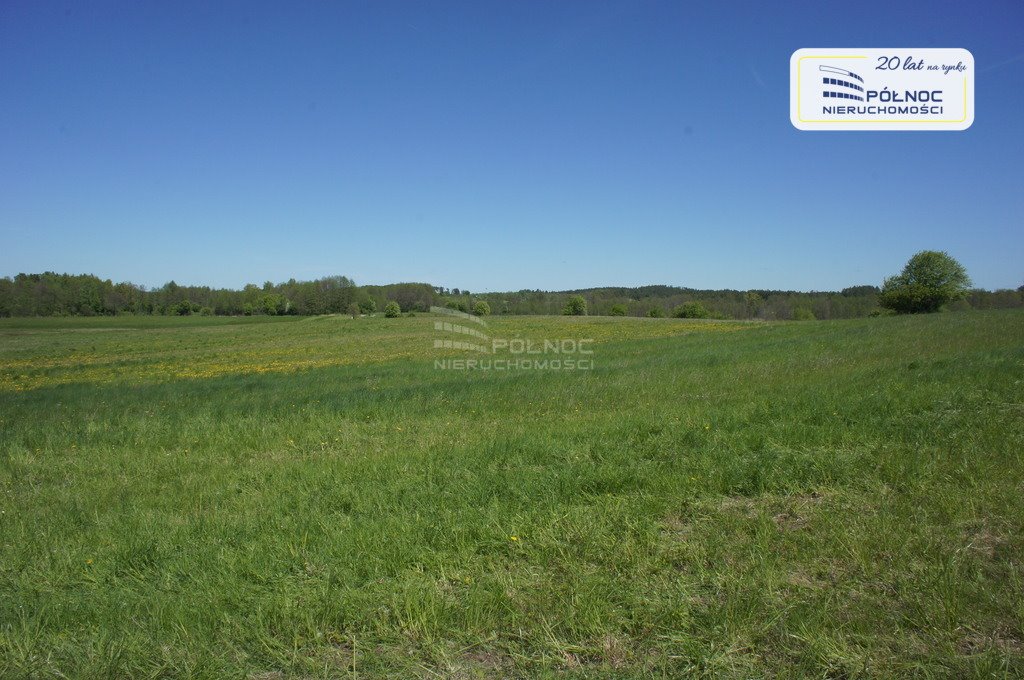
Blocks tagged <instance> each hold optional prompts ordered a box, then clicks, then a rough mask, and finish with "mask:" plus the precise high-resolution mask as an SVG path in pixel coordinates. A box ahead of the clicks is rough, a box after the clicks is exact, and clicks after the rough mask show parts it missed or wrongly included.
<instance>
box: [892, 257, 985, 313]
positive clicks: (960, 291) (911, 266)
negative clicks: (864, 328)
mask: <svg viewBox="0 0 1024 680" xmlns="http://www.w3.org/2000/svg"><path fill="white" fill-rule="evenodd" d="M970 286H971V279H970V277H968V276H967V270H965V269H964V267H963V265H961V264H960V263H959V262H957V261H956V260H954V259H953V258H952V257H950V256H949V254H948V253H946V252H939V251H936V250H922V251H921V252H919V253H918V254H917V255H914V256H913V257H912V258H910V261H909V262H907V264H906V266H905V267H903V271H902V272H900V274H898V275H897V276H890V277H889V278H887V279H886V280H885V283H884V284H883V285H882V292H880V293H879V294H878V303H879V304H880V305H882V306H883V307H885V308H887V309H891V310H893V311H894V312H896V313H897V314H919V313H921V312H937V311H939V309H940V308H941V307H942V306H943V305H945V304H947V303H949V302H953V301H954V300H960V299H962V298H964V297H966V296H967V291H968V289H969V288H970Z"/></svg>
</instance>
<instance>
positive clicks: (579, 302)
mask: <svg viewBox="0 0 1024 680" xmlns="http://www.w3.org/2000/svg"><path fill="white" fill-rule="evenodd" d="M562 314H564V315H565V316H586V315H587V301H586V300H584V299H583V296H582V295H573V296H572V297H571V298H569V301H568V302H566V303H565V308H564V309H563V310H562Z"/></svg>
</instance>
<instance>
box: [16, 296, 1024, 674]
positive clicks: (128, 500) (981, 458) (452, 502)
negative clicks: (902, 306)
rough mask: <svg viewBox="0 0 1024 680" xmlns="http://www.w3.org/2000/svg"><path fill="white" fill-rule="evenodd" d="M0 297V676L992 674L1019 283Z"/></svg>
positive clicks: (1003, 563)
mask: <svg viewBox="0 0 1024 680" xmlns="http://www.w3.org/2000/svg"><path fill="white" fill-rule="evenodd" d="M433 322H434V319H433V318H431V317H426V316H420V317H416V318H401V319H393V320H390V319H389V320H385V319H382V318H372V319H355V320H353V319H348V318H345V317H327V318H316V319H302V320H294V319H283V320H274V321H272V322H271V321H270V320H264V319H256V320H250V319H246V320H244V322H243V320H239V319H231V320H224V319H183V320H179V319H174V320H171V319H132V318H117V319H99V320H96V319H68V320H50V319H44V320H0V676H3V677H23V676H30V677H63V676H68V677H108V676H115V677H133V678H138V677H161V676H164V677H256V678H275V677H304V678H306V677H308V678H314V677H347V678H350V677H360V678H365V677H385V676H388V677H403V676H410V677H419V676H428V677H429V676H442V677H453V676H454V677H467V678H472V677H517V676H519V677H537V676H547V675H559V676H568V677H615V678H619V677H631V676H636V677H648V676H668V677H678V676H680V675H693V676H706V677H759V676H765V675H767V676H777V677H806V676H814V677H859V676H866V677H880V676H882V677H884V676H908V675H915V676H925V677H990V676H992V675H1003V676H1007V677H1015V676H1020V675H1022V674H1024V574H1022V569H1024V566H1022V565H1024V538H1022V537H1024V512H1022V511H1021V505H1022V501H1021V498H1022V494H1024V465H1022V462H1024V461H1022V450H1024V417H1022V416H1024V399H1022V394H1024V382H1022V381H1024V314H1021V313H1019V312H991V313H985V312H973V313H965V314H959V313H957V314H943V315H933V316H927V317H907V318H880V319H865V320H851V321H842V322H828V323H826V322H796V323H780V324H729V323H715V322H712V323H707V322H698V321H683V320H674V319H665V320H660V319H659V320H640V319H593V318H590V319H575V318H500V319H497V318H496V319H494V320H493V321H492V322H491V326H490V328H489V331H490V332H493V334H499V335H504V336H506V337H514V336H516V335H517V334H518V335H520V336H521V337H537V338H543V337H548V338H558V337H592V338H595V344H594V355H593V359H594V363H595V367H594V370H592V371H581V372H575V373H572V372H553V371H547V372H541V371H538V372H497V371H494V372H484V371H481V372H459V371H439V370H435V368H434V364H433V358H434V357H435V354H436V350H434V349H432V347H431V342H432V339H433V338H434V337H435V333H434V331H433V328H432V324H433Z"/></svg>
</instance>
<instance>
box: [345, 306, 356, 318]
mask: <svg viewBox="0 0 1024 680" xmlns="http://www.w3.org/2000/svg"><path fill="white" fill-rule="evenodd" d="M346 311H347V312H348V315H349V316H351V317H352V318H353V319H354V318H356V317H357V316H359V305H357V304H356V303H354V302H351V303H349V305H348V309H347V310H346Z"/></svg>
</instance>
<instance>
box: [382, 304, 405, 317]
mask: <svg viewBox="0 0 1024 680" xmlns="http://www.w3.org/2000/svg"><path fill="white" fill-rule="evenodd" d="M384 316H385V317H387V318H388V319H396V318H398V317H400V316H402V308H401V307H399V306H398V303H397V302H395V301H394V300H391V301H389V302H388V303H387V304H386V305H384Z"/></svg>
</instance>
